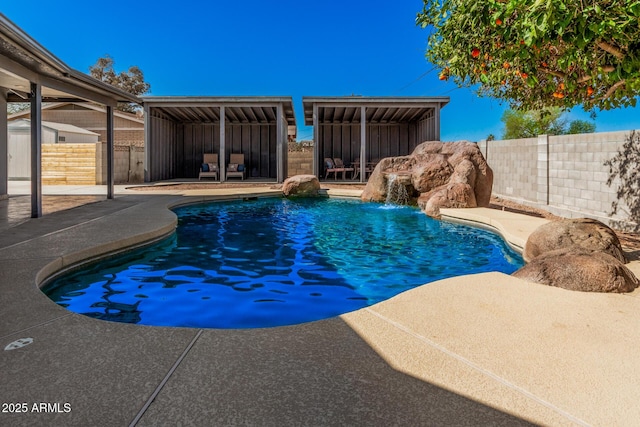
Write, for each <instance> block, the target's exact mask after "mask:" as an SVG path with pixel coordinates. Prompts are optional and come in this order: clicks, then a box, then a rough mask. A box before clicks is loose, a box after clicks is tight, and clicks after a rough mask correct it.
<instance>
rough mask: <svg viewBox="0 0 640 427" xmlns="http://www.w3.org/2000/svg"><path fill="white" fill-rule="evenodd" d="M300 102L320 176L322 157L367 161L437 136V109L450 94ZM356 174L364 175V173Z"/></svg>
mask: <svg viewBox="0 0 640 427" xmlns="http://www.w3.org/2000/svg"><path fill="white" fill-rule="evenodd" d="M302 102H303V106H304V120H305V125H307V126H313V132H314V138H313V139H314V142H315V144H314V162H313V163H314V164H313V166H314V174H316V175H317V176H322V174H323V170H324V159H325V158H339V159H342V160H343V161H344V162H345V163H351V164H356V165H371V166H372V165H374V164H375V163H377V162H378V161H379V160H381V159H383V158H385V157H390V156H402V155H408V154H410V153H411V152H412V151H413V149H414V148H415V147H416V146H417V145H418V144H420V143H421V142H423V141H432V140H439V139H440V110H441V109H442V108H443V107H444V106H445V105H446V104H447V103H449V97H362V96H346V97H303V98H302ZM355 169H356V170H357V169H358V166H356V168H355ZM363 170H364V168H363ZM357 177H359V179H360V181H361V182H364V181H366V173H361V174H359V175H358V176H357Z"/></svg>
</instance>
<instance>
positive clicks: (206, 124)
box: [142, 96, 296, 182]
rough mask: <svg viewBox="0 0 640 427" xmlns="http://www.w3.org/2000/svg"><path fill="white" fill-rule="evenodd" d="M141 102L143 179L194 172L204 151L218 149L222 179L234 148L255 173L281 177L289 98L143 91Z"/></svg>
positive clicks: (290, 120) (290, 116)
mask: <svg viewBox="0 0 640 427" xmlns="http://www.w3.org/2000/svg"><path fill="white" fill-rule="evenodd" d="M142 101H143V103H144V109H145V115H144V117H145V154H146V156H147V157H146V164H145V180H146V181H158V180H164V179H174V178H191V177H192V176H197V171H198V168H199V166H200V163H202V158H203V155H204V153H224V155H220V156H219V158H220V165H219V168H220V171H221V174H220V178H221V181H225V180H226V166H227V160H228V159H227V157H228V156H229V155H230V154H231V153H234V152H235V153H237V152H242V153H243V154H245V156H246V158H245V160H246V161H247V163H249V164H251V166H250V167H251V168H252V169H255V170H253V172H254V173H257V174H258V176H261V177H270V178H275V179H276V180H277V182H282V181H283V180H284V178H286V172H287V166H286V164H287V133H288V128H289V127H294V128H295V125H296V118H295V112H294V109H293V99H292V98H291V97H287V96H218V97H211V96H166V97H155V96H148V97H143V98H142ZM222 123H224V125H223V126H221V124H222ZM274 164H275V165H274ZM251 171H252V170H249V172H251Z"/></svg>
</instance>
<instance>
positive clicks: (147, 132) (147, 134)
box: [143, 105, 151, 182]
mask: <svg viewBox="0 0 640 427" xmlns="http://www.w3.org/2000/svg"><path fill="white" fill-rule="evenodd" d="M149 112H150V108H149V106H148V105H145V106H144V165H143V166H144V182H149V181H151V170H150V168H151V117H150V116H149Z"/></svg>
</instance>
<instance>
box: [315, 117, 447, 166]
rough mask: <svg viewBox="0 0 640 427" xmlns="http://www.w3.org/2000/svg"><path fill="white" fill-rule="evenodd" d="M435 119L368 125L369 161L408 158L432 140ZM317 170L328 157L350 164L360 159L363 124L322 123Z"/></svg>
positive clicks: (319, 131) (319, 130)
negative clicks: (386, 158) (337, 158)
mask: <svg viewBox="0 0 640 427" xmlns="http://www.w3.org/2000/svg"><path fill="white" fill-rule="evenodd" d="M433 135H435V130H434V129H433V118H428V119H425V120H422V121H420V122H417V123H401V124H369V125H367V161H368V162H375V161H379V160H381V159H383V158H385V157H392V156H393V157H395V156H405V155H408V154H411V152H412V151H413V149H414V148H415V147H416V146H417V145H418V144H419V143H421V142H423V141H426V140H429V138H433ZM318 140H319V141H318V143H319V146H318V153H319V156H318V162H319V164H318V167H319V169H318V170H319V171H322V170H323V168H324V158H325V157H331V158H334V157H339V158H341V159H342V160H343V161H345V162H347V163H351V162H353V161H355V160H359V156H360V124H359V123H355V124H320V125H319V129H318Z"/></svg>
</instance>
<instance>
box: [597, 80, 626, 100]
mask: <svg viewBox="0 0 640 427" xmlns="http://www.w3.org/2000/svg"><path fill="white" fill-rule="evenodd" d="M626 82H627V81H626V80H625V79H622V80H620V81H618V82H615V83H614V84H613V85H612V86H611V87H610V88H609V90H608V91H607V93H605V94H604V95H602V98H600V100H604V99H607V98H609V97H610V96H611V95H613V93H614V92H615V91H616V90H618V88H619V87H620V86H624V85H625V83H626Z"/></svg>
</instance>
